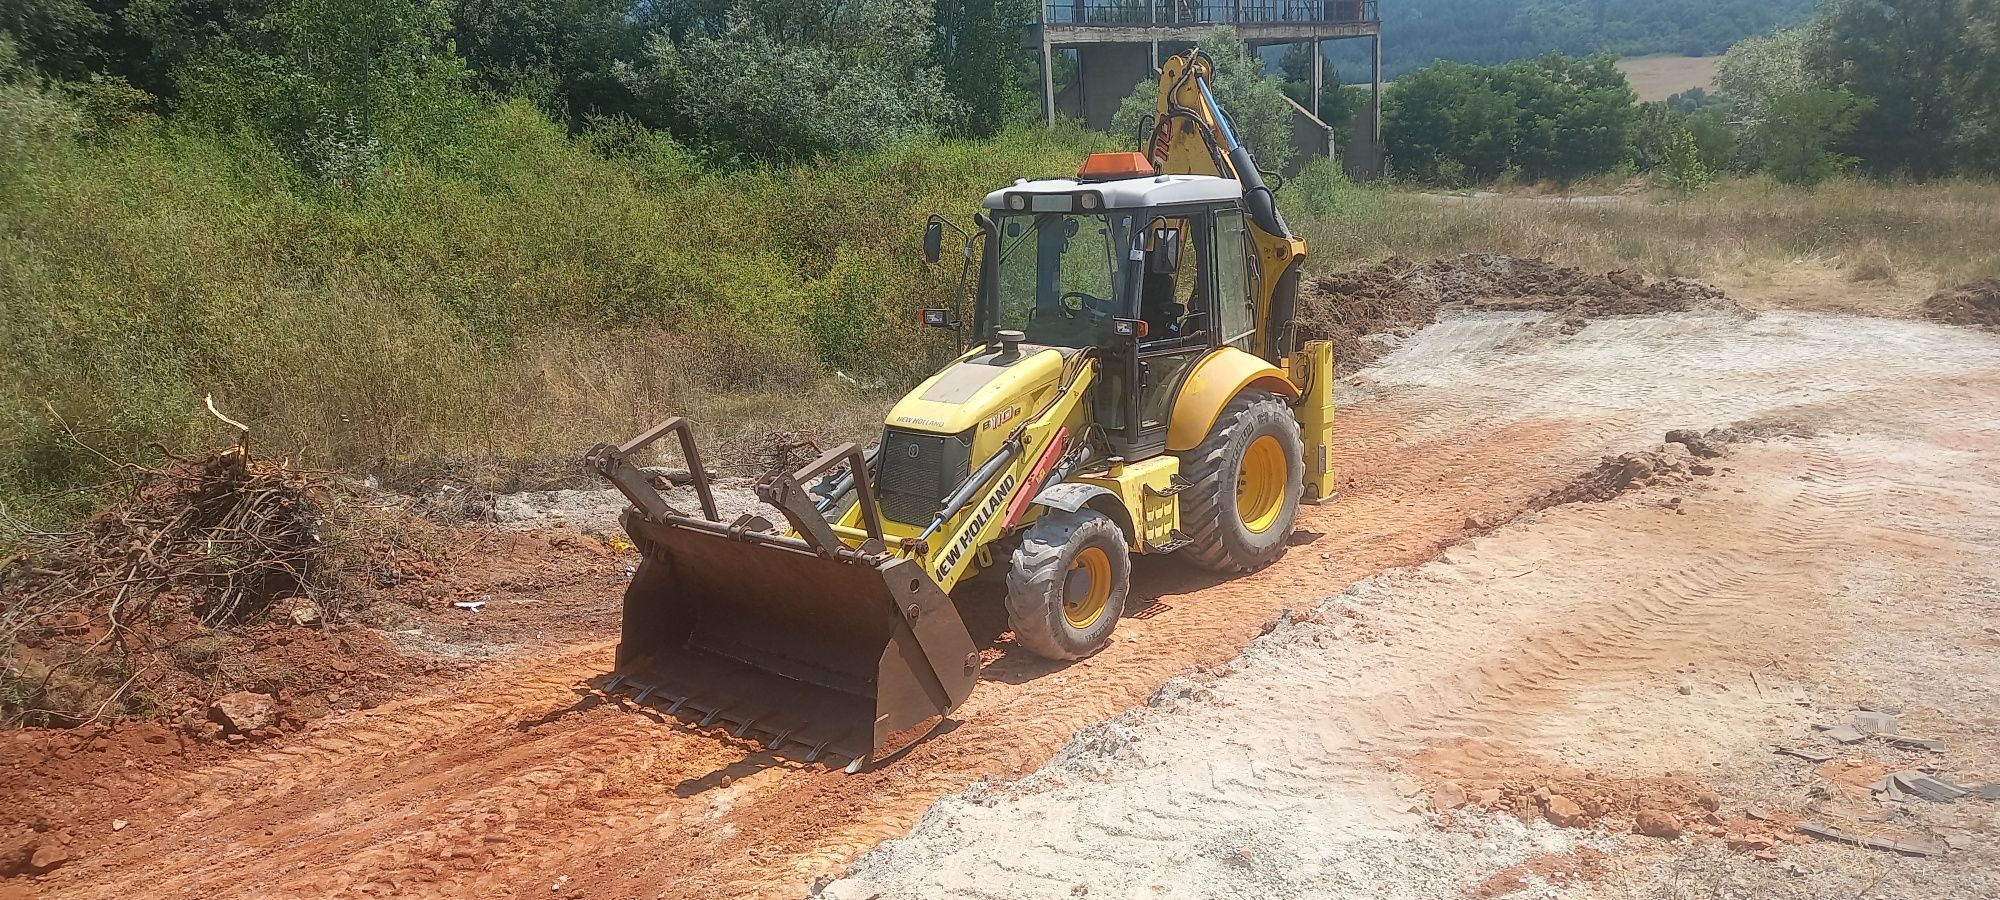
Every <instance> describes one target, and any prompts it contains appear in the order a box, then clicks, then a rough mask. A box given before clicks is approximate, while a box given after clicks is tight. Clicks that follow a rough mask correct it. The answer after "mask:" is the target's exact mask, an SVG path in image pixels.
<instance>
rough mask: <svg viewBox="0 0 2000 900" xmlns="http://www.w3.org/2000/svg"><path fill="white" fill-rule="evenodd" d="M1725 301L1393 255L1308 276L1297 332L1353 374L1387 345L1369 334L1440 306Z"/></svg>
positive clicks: (1605, 312) (1711, 290)
mask: <svg viewBox="0 0 2000 900" xmlns="http://www.w3.org/2000/svg"><path fill="white" fill-rule="evenodd" d="M1723 299H1725V298H1724V296H1723V293H1722V291H1721V290H1719V289H1717V288H1715V287H1713V286H1711V285H1707V284H1703V283H1701V282H1698V281H1690V280H1688V279H1685V278H1670V279H1667V280H1665V281H1647V280H1646V279H1645V278H1643V277H1641V276H1639V275H1638V274H1637V273H1634V272H1631V271H1625V270H1620V271H1616V272H1608V273H1605V274H1589V273H1586V272H1583V271H1582V270H1579V269H1572V268H1568V267H1566V266H1558V265H1555V264H1554V263H1551V262H1548V261H1547V260H1542V259H1534V258H1522V257H1514V256H1504V255H1499V254H1488V253H1475V254H1465V255H1462V256H1455V257H1448V258H1442V259H1434V260H1431V261H1429V262H1423V263H1418V262H1413V261H1411V260H1408V259H1404V258H1403V257H1400V256H1392V257H1389V258H1388V259H1385V260H1382V261H1380V262H1374V263H1368V264H1366V265H1362V266H1357V267H1355V268H1353V269H1349V270H1346V271H1344V272H1335V273H1332V274H1328V275H1319V276H1314V277H1312V278H1309V279H1307V280H1306V281H1305V283H1304V284H1302V285H1300V288H1299V311H1298V320H1299V330H1300V336H1301V337H1303V338H1304V339H1306V340H1329V341H1332V342H1333V343H1334V354H1335V356H1336V357H1337V363H1336V365H1337V366H1338V368H1339V369H1340V371H1342V372H1348V371H1352V370H1354V369H1357V368H1360V367H1361V366H1363V365H1366V364H1367V363H1369V362H1371V361H1373V360H1374V359H1375V357H1377V356H1380V355H1381V354H1382V353H1383V352H1384V348H1382V347H1381V346H1379V345H1377V344H1374V343H1372V342H1370V341H1367V340H1365V338H1366V337H1367V336H1368V335H1373V334H1384V333H1396V334H1404V333H1408V332H1410V331H1413V330H1415V329H1417V328H1421V327H1423V326H1424V325H1428V324H1430V323H1431V322H1432V321H1433V320H1435V319H1436V318H1437V312H1438V309H1439V308H1440V307H1444V306H1447V305H1449V306H1457V307H1462V308H1466V309H1480V310H1541V311H1547V312H1555V313H1562V314H1564V315H1565V316H1566V317H1567V318H1570V319H1578V320H1580V319H1582V318H1589V317H1598V316H1618V315H1644V314H1649V313H1662V312H1679V311H1683V310H1688V309H1692V308H1694V307H1695V306H1696V305H1697V304H1699V303H1703V302H1709V301H1720V300H1723Z"/></svg>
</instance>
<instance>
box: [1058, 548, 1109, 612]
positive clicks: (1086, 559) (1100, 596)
mask: <svg viewBox="0 0 2000 900" xmlns="http://www.w3.org/2000/svg"><path fill="white" fill-rule="evenodd" d="M1110 601H1111V557H1109V556H1106V555H1105V553H1104V550H1103V549H1102V548H1098V547H1085V548H1083V552H1081V553H1078V554H1077V555H1076V558H1075V559H1072V560H1070V563H1069V577H1068V578H1066V579H1064V581H1063V601H1062V605H1063V621H1066V622H1068V623H1069V626H1070V627H1071V628H1077V629H1083V628H1089V627H1090V626H1092V625H1095V624H1097V620H1098V619H1101V618H1104V609H1105V607H1107V606H1109V605H1110Z"/></svg>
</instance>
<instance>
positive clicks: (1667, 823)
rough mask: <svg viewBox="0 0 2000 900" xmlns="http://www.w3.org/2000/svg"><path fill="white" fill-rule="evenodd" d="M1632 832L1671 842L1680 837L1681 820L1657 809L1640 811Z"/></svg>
mask: <svg viewBox="0 0 2000 900" xmlns="http://www.w3.org/2000/svg"><path fill="white" fill-rule="evenodd" d="M1632 830H1633V831H1634V832H1637V833H1639V834H1643V835H1645V836H1647V837H1656V838H1660V839H1661V840H1667V841H1671V840H1673V839H1674V838H1677V837H1680V836H1681V820H1679V819H1676V818H1674V817H1673V816H1672V815H1671V814H1669V813H1664V812H1661V811H1659V810H1657V809H1642V810H1640V811H1639V817H1638V819H1637V820H1636V821H1635V822H1634V823H1633V825H1632Z"/></svg>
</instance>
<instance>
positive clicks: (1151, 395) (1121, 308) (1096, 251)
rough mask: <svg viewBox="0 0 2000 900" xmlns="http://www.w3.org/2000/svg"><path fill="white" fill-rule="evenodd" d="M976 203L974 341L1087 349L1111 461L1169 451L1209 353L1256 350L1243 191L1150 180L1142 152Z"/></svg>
mask: <svg viewBox="0 0 2000 900" xmlns="http://www.w3.org/2000/svg"><path fill="white" fill-rule="evenodd" d="M984 206H985V209H986V211H987V212H986V216H987V218H988V219H989V220H990V223H991V224H990V226H988V225H987V223H986V222H982V223H981V225H982V228H984V229H985V230H986V231H987V234H986V246H985V252H984V253H983V254H982V258H981V261H980V262H981V264H980V285H979V291H978V302H977V305H976V307H975V313H974V321H973V333H974V334H975V335H977V336H978V337H979V338H988V337H991V336H993V335H995V334H997V333H998V332H1000V331H1002V330H1011V331H1019V332H1021V333H1022V334H1023V335H1025V337H1026V340H1025V343H1027V344H1029V345H1031V346H1041V347H1056V348H1066V349H1083V348H1090V349H1094V350H1096V351H1097V352H1098V353H1099V354H1100V357H1101V359H1102V361H1103V364H1102V366H1101V368H1100V373H1101V374H1100V377H1099V379H1098V382H1097V389H1096V397H1095V398H1094V399H1093V403H1094V406H1095V409H1094V413H1095V415H1094V419H1095V421H1096V422H1098V423H1099V424H1100V425H1101V426H1102V427H1103V429H1104V435H1105V438H1106V439H1107V441H1108V442H1109V443H1110V444H1111V446H1112V448H1113V450H1114V451H1115V452H1116V453H1118V454H1120V455H1124V456H1128V457H1134V458H1137V457H1143V456H1146V455H1150V454H1153V453H1157V452H1159V451H1160V450H1162V449H1163V448H1164V447H1165V446H1166V433H1167V426H1168V421H1169V419H1170V418H1171V412H1172V410H1173V400H1174V396H1175V395H1176V394H1177V393H1178V392H1179V390H1180V387H1181V384H1182V382H1183V381H1185V380H1186V379H1187V377H1188V375H1189V373H1190V372H1192V371H1193V369H1194V367H1195V365H1196V364H1197V363H1198V362H1200V361H1201V359H1202V358H1203V357H1204V356H1206V355H1207V354H1208V353H1209V351H1211V350H1214V349H1215V348H1217V347H1222V346H1226V345H1234V346H1237V347H1240V348H1242V349H1245V350H1251V351H1252V352H1255V351H1254V349H1253V348H1252V347H1251V341H1252V337H1253V335H1254V333H1255V331H1256V308H1255V301H1254V299H1253V297H1254V296H1255V295H1254V293H1253V292H1252V290H1251V285H1252V284H1253V282H1254V279H1255V277H1256V274H1255V273H1254V272H1252V271H1251V267H1252V266H1253V265H1255V263H1254V260H1255V259H1256V254H1255V250H1254V247H1253V246H1252V245H1251V243H1250V236H1249V226H1248V225H1247V224H1246V222H1245V221H1244V212H1243V187H1242V184H1241V183H1239V182H1237V181H1234V180H1232V179H1227V178H1218V177H1215V176H1209V175H1158V174H1155V173H1154V171H1153V167H1152V164H1151V163H1149V162H1148V161H1147V160H1146V157H1145V156H1144V155H1142V154H1138V153H1095V154H1091V156H1090V158H1089V159H1088V160H1087V161H1086V162H1085V164H1084V166H1083V169H1082V171H1081V172H1079V173H1078V177H1077V178H1074V179H1068V178H1062V179H1049V180H1043V181H1028V180H1025V179H1023V180H1021V181H1017V182H1015V183H1014V184H1013V185H1012V186H1010V187H1007V188H1003V189H1001V190H998V191H994V192H993V193H991V194H988V195H987V196H986V200H985V203H984Z"/></svg>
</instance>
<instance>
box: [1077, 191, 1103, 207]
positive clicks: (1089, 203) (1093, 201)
mask: <svg viewBox="0 0 2000 900" xmlns="http://www.w3.org/2000/svg"><path fill="white" fill-rule="evenodd" d="M1077 203H1079V204H1081V205H1082V206H1083V208H1084V209H1096V208H1097V207H1099V206H1101V205H1103V203H1104V198H1103V197H1100V196H1098V195H1096V194H1084V195H1082V197H1081V199H1079V200H1077Z"/></svg>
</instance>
